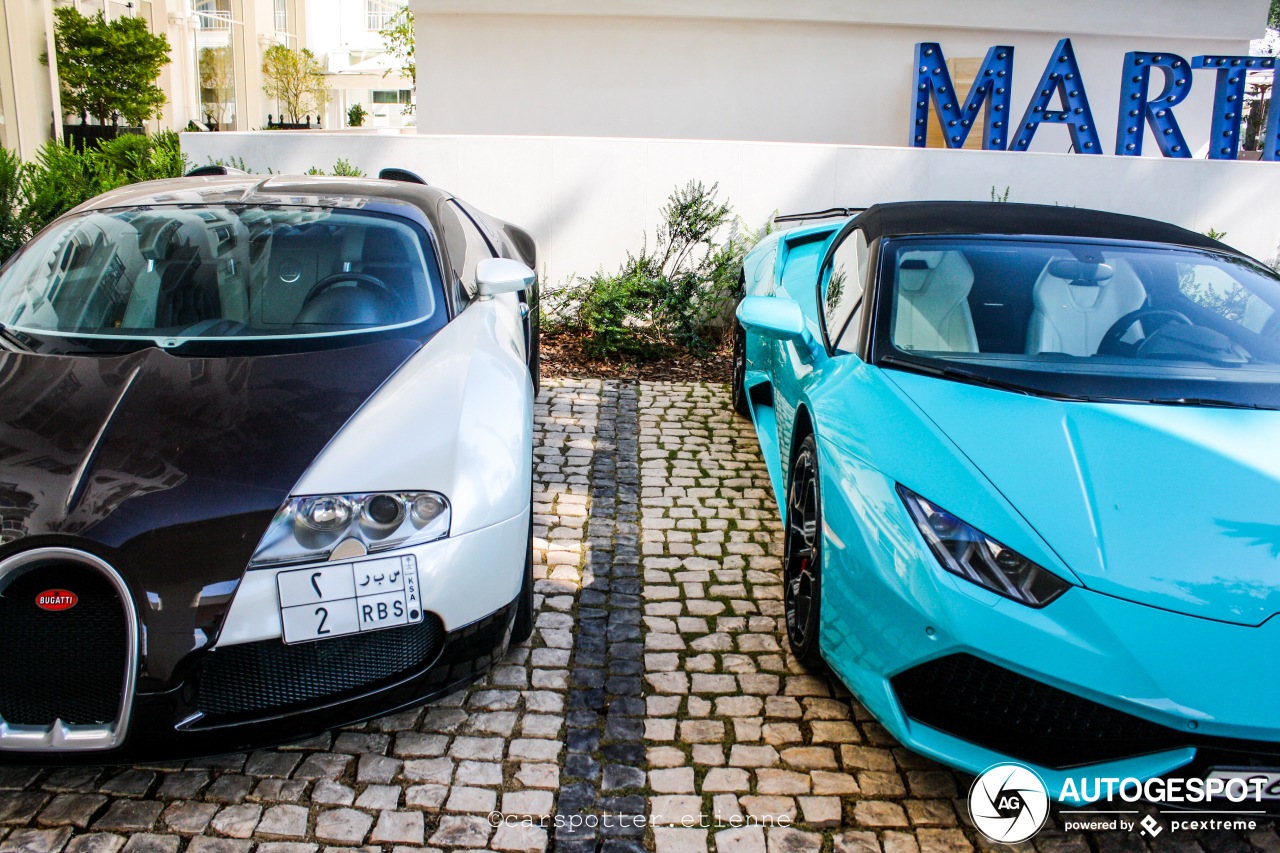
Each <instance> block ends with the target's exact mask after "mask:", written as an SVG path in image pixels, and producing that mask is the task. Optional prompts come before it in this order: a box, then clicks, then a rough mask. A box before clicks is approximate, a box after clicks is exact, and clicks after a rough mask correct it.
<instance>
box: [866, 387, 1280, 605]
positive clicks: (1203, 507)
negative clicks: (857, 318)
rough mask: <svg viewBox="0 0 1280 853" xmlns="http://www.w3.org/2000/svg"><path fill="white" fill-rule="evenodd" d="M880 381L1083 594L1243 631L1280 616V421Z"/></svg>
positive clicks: (1268, 415)
mask: <svg viewBox="0 0 1280 853" xmlns="http://www.w3.org/2000/svg"><path fill="white" fill-rule="evenodd" d="M890 375H891V376H892V379H893V381H894V382H895V383H896V384H897V385H898V386H899V387H901V388H902V389H903V390H904V391H905V392H906V393H907V395H908V396H910V397H911V399H912V400H914V401H915V403H916V404H917V405H919V406H920V407H921V408H922V409H923V410H924V413H925V415H926V416H927V417H929V418H930V419H931V420H932V421H933V422H934V423H935V424H936V425H937V426H938V427H939V429H941V430H942V432H944V433H945V434H946V435H947V437H948V438H950V439H951V441H953V442H954V443H955V444H956V446H957V447H958V448H959V451H960V453H962V454H963V455H964V456H965V457H967V458H968V459H969V460H970V461H971V462H972V463H973V464H974V465H975V466H976V467H977V468H978V469H979V470H980V471H981V472H982V474H983V475H984V476H986V477H987V478H988V479H989V480H990V481H991V483H992V484H993V485H994V486H995V488H996V489H998V490H999V491H1000V492H1001V493H1002V494H1003V495H1004V496H1005V497H1006V498H1007V499H1008V500H1009V502H1010V503H1011V504H1012V505H1013V506H1014V508H1015V509H1016V510H1017V511H1018V513H1020V514H1021V515H1022V517H1023V518H1024V519H1025V520H1026V521H1027V522H1028V523H1029V524H1030V525H1031V526H1032V527H1033V528H1034V529H1035V530H1036V531H1037V532H1038V533H1039V534H1040V536H1041V537H1043V538H1044V540H1045V541H1046V543H1047V544H1048V545H1049V546H1050V547H1051V548H1052V549H1053V550H1054V551H1055V552H1056V553H1057V554H1058V556H1059V557H1060V558H1061V559H1062V560H1063V561H1064V562H1065V563H1066V565H1067V566H1068V567H1069V568H1070V569H1071V571H1072V572H1074V573H1075V575H1076V576H1077V577H1078V578H1079V579H1080V580H1081V582H1083V583H1084V584H1085V586H1087V587H1088V588H1090V589H1092V590H1095V591H1097V592H1100V593H1105V594H1107V595H1112V596H1115V597H1117V598H1123V599H1126V600H1130V601H1134V602H1138V603H1142V604H1146V605H1150V606H1153V607H1159V608H1162V609H1165V610H1171V611H1175V612H1179V613H1184V614H1188V615H1192V616H1198V617H1202V618H1206V619H1213V620H1218V621H1223V622H1233V623H1238V624H1244V625H1258V624H1261V623H1262V622H1264V621H1266V620H1267V619H1268V618H1270V617H1272V616H1273V615H1275V614H1276V613H1280V515H1277V509H1276V508H1277V507H1280V452H1277V450H1276V443H1275V435H1276V430H1277V428H1280V413H1278V412H1274V411H1257V410H1249V411H1244V410H1235V409H1221V408H1202V407H1192V406H1165V405H1146V404H1119V403H1106V404H1103V403H1086V402H1064V401H1058V400H1049V399H1043V398H1038V397H1031V396H1025V395H1021V394H1016V393H1010V392H1006V391H1000V390H993V389H987V388H980V387H975V386H972V385H967V384H961V383H956V382H950V381H946V380H942V379H935V378H931V377H924V376H917V375H912V374H906V373H901V372H898V371H891V372H890ZM939 499H940V498H939Z"/></svg>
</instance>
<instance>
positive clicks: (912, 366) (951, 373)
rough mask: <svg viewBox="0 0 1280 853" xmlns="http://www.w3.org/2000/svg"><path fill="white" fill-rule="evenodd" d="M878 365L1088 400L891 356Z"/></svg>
mask: <svg viewBox="0 0 1280 853" xmlns="http://www.w3.org/2000/svg"><path fill="white" fill-rule="evenodd" d="M880 363H881V364H883V365H886V366H888V367H894V368H897V369H899V370H905V371H907V372H908V373H919V374H921V375H922V376H937V377H939V378H942V379H954V380H955V381H957V382H966V383H968V384H970V385H981V386H982V387H984V388H995V389H997V390H1000V391H1012V392H1013V393H1015V394H1023V395H1025V396H1028V397H1045V398H1048V399H1050V400H1070V401H1072V402H1080V401H1085V402H1087V401H1088V400H1089V399H1090V398H1089V397H1084V396H1081V395H1078V394H1064V393H1062V392H1060V391H1045V390H1042V389H1039V388H1028V387H1026V386H1025V385H1018V384H1015V383H1013V382H1003V381H1001V380H999V379H993V378H991V377H990V376H983V375H982V374H980V373H971V372H969V371H967V370H961V369H959V368H958V367H952V366H950V365H946V366H936V367H935V366H934V365H929V364H921V363H919V362H917V361H910V360H908V359H905V358H898V357H897V356H893V355H886V356H884V357H882V358H881V359H880Z"/></svg>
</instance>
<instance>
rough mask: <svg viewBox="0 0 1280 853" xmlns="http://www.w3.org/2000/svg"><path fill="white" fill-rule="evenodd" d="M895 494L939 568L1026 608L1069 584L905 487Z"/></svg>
mask: <svg viewBox="0 0 1280 853" xmlns="http://www.w3.org/2000/svg"><path fill="white" fill-rule="evenodd" d="M898 494H899V496H901V498H902V502H903V503H904V504H906V506H907V511H908V512H909V513H911V518H912V519H913V520H914V521H915V523H916V526H917V527H919V528H920V534H921V535H922V536H924V541H925V542H927V543H928V545H929V550H931V551H933V555H934V556H935V557H937V558H938V562H939V563H941V564H942V568H944V569H946V570H947V571H949V572H951V573H952V574H954V575H959V576H960V577H962V578H964V579H965V580H967V581H971V582H973V583H976V584H977V585H978V586H981V587H985V588H986V589H989V590H991V591H992V592H994V593H996V594H997V595H1002V596H1004V597H1005V598H1011V599H1013V600H1014V601H1017V602H1020V603H1022V604H1025V605H1027V606H1028V607H1044V606H1045V605H1046V604H1048V603H1049V602H1051V601H1053V600H1054V599H1055V598H1057V597H1058V596H1060V595H1062V594H1063V593H1064V592H1066V591H1067V590H1068V589H1070V588H1071V585H1070V584H1069V583H1067V582H1066V581H1064V580H1063V579H1062V578H1060V577H1058V576H1057V575H1055V574H1053V573H1052V572H1050V571H1049V570H1048V569H1046V568H1044V567H1043V566H1041V565H1038V564H1036V563H1033V562H1032V561H1031V560H1028V559H1027V558H1026V557H1024V556H1022V555H1021V554H1019V553H1018V552H1017V551H1015V550H1013V549H1012V548H1007V547H1005V546H1004V545H1001V544H1000V543H999V542H997V541H996V540H994V539H992V538H991V537H990V536H988V535H987V534H985V533H983V532H982V531H981V530H978V529H977V528H976V527H974V526H973V525H971V524H967V523H966V522H963V521H961V520H960V519H958V518H956V517H955V516H954V515H952V514H951V513H949V512H947V511H946V510H945V509H943V508H942V507H940V506H938V505H937V504H935V503H932V502H931V501H928V500H926V499H925V498H922V497H920V496H919V495H917V494H916V493H915V492H913V491H911V490H910V489H908V488H906V487H905V486H902V485H899V486H898Z"/></svg>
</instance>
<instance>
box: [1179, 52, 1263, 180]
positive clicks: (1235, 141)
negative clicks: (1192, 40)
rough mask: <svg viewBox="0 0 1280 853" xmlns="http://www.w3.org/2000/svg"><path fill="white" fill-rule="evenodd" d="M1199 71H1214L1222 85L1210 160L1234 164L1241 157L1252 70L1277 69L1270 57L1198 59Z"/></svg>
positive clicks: (1216, 94)
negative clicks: (1244, 109) (1243, 115)
mask: <svg viewBox="0 0 1280 853" xmlns="http://www.w3.org/2000/svg"><path fill="white" fill-rule="evenodd" d="M1192 63H1193V65H1194V67H1196V68H1213V69H1216V70H1217V72H1218V85H1217V86H1216V87H1215V88H1214V90H1213V125H1212V126H1211V127H1210V129H1209V159H1210V160H1234V159H1236V157H1238V156H1239V154H1240V117H1241V113H1242V109H1241V108H1242V107H1243V106H1244V87H1245V83H1246V82H1247V80H1246V77H1247V75H1248V73H1249V71H1250V70H1251V69H1259V70H1261V69H1269V68H1275V67H1276V61H1275V58H1274V57H1270V56H1265V57H1264V56H1197V57H1196V58H1195V59H1193V60H1192Z"/></svg>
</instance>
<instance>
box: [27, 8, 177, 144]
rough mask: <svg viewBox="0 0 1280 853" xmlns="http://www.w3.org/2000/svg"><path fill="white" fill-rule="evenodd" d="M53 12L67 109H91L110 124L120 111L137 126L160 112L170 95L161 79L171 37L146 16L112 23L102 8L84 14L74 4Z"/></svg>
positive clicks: (71, 111) (90, 112) (89, 111)
mask: <svg viewBox="0 0 1280 853" xmlns="http://www.w3.org/2000/svg"><path fill="white" fill-rule="evenodd" d="M53 14H54V36H53V38H54V44H55V46H56V49H57V53H58V55H57V65H58V79H59V81H60V83H61V88H62V108H63V109H64V110H66V112H67V113H68V114H69V115H79V114H81V113H87V114H88V115H91V116H93V117H95V118H96V119H98V121H99V122H101V123H102V124H111V123H112V114H113V113H117V112H118V113H119V114H120V115H121V116H122V117H123V118H124V120H125V122H126V123H127V124H133V125H140V124H142V123H143V122H145V121H146V120H147V119H150V118H154V117H155V116H158V115H160V108H161V107H163V106H164V103H165V97H164V92H163V91H161V89H160V87H159V86H157V85H156V80H157V79H159V77H160V69H161V68H163V67H164V66H165V65H167V64H168V63H169V61H170V60H169V40H168V39H166V38H165V37H164V36H162V35H156V34H154V33H152V32H151V31H150V30H149V29H148V28H147V24H146V21H144V20H143V19H141V18H129V17H120V18H116V19H115V20H113V21H111V22H109V23H108V22H107V20H106V19H105V18H104V17H103V14H102V13H101V12H99V13H98V14H96V15H94V16H93V17H85V16H84V15H81V14H80V13H79V12H77V11H76V10H75V8H74V7H71V6H60V7H58V8H56V9H54V10H53ZM42 58H43V59H44V60H45V62H48V56H44V57H42Z"/></svg>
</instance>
